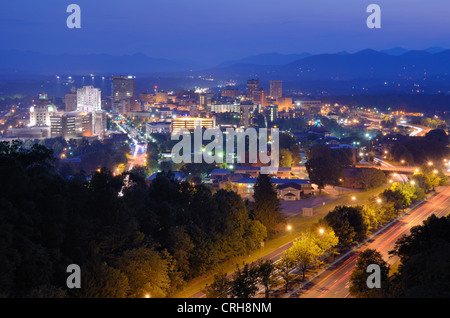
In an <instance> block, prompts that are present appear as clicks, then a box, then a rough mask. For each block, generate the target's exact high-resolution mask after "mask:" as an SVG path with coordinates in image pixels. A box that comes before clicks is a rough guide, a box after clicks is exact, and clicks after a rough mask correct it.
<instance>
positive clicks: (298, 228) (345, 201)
mask: <svg viewBox="0 0 450 318" xmlns="http://www.w3.org/2000/svg"><path fill="white" fill-rule="evenodd" d="M385 189H386V186H385V185H383V186H381V187H378V188H375V189H372V190H368V191H364V192H350V193H345V194H343V195H341V196H340V197H339V198H337V199H336V200H332V201H330V202H328V203H326V204H325V205H320V206H318V207H316V208H314V215H313V216H310V217H306V216H302V215H298V216H294V217H291V218H289V219H287V224H289V225H290V226H291V228H292V230H290V231H288V230H286V231H285V233H284V234H281V235H279V236H278V237H276V238H274V239H272V240H269V241H266V242H265V244H264V247H262V248H260V249H258V250H256V251H253V252H252V254H251V255H248V256H246V257H239V258H235V259H231V260H230V261H228V262H227V263H226V264H223V265H222V266H221V267H220V268H218V269H216V270H215V271H214V273H219V272H223V273H232V272H234V270H235V269H236V264H240V265H242V264H243V262H245V263H252V262H254V261H257V260H258V259H260V258H262V257H264V256H266V255H268V254H270V253H272V252H275V251H276V250H278V249H279V248H280V247H282V246H284V245H286V244H289V243H290V242H292V241H294V240H295V239H296V238H297V237H299V236H300V235H301V234H302V233H304V232H305V231H306V230H307V229H308V228H309V227H310V226H311V225H313V224H314V223H315V222H317V221H318V220H320V219H321V218H323V217H325V215H327V213H328V212H330V211H331V210H333V209H334V207H335V206H339V205H352V204H355V205H362V204H365V203H367V201H368V199H369V198H370V197H372V196H374V195H378V194H380V193H381V192H383V191H384V190H385ZM352 197H355V199H356V200H352ZM214 273H212V274H210V275H204V276H203V277H198V278H195V279H193V280H192V281H190V282H188V286H187V287H186V288H184V289H183V290H182V291H180V292H179V293H177V294H176V295H174V296H173V297H174V298H189V297H190V296H191V295H193V294H195V293H196V292H198V291H200V290H202V289H203V288H204V287H205V286H206V285H208V284H211V283H212V282H213V280H214Z"/></svg>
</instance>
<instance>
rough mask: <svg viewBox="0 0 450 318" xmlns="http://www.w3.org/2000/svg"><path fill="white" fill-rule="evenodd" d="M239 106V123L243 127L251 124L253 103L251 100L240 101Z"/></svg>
mask: <svg viewBox="0 0 450 318" xmlns="http://www.w3.org/2000/svg"><path fill="white" fill-rule="evenodd" d="M240 108H241V122H240V125H241V126H244V128H245V129H247V128H248V127H250V125H252V124H253V112H254V110H255V105H254V104H253V103H251V102H242V103H241V105H240Z"/></svg>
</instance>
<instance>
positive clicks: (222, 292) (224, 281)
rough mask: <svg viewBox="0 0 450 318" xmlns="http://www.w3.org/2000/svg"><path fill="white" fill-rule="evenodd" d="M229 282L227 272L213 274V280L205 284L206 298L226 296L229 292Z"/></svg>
mask: <svg viewBox="0 0 450 318" xmlns="http://www.w3.org/2000/svg"><path fill="white" fill-rule="evenodd" d="M230 288H231V282H230V279H229V278H228V276H227V274H226V273H225V274H216V275H214V281H213V282H212V283H211V285H207V286H206V297H208V298H228V296H229V294H230Z"/></svg>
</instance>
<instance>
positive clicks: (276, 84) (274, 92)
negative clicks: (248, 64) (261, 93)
mask: <svg viewBox="0 0 450 318" xmlns="http://www.w3.org/2000/svg"><path fill="white" fill-rule="evenodd" d="M270 97H271V98H273V99H278V98H280V97H283V82H282V81H270Z"/></svg>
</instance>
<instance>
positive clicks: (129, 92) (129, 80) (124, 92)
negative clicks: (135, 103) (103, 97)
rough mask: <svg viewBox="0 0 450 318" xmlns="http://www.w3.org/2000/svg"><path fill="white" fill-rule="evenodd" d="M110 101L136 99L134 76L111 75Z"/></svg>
mask: <svg viewBox="0 0 450 318" xmlns="http://www.w3.org/2000/svg"><path fill="white" fill-rule="evenodd" d="M111 81H112V101H113V102H117V101H120V100H122V99H128V98H131V99H133V100H135V99H136V76H112V77H111Z"/></svg>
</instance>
